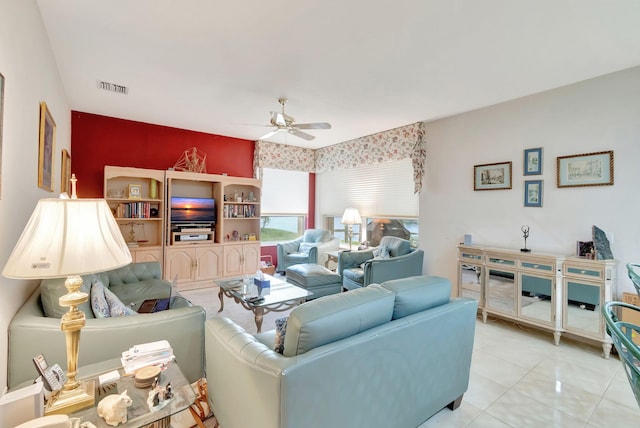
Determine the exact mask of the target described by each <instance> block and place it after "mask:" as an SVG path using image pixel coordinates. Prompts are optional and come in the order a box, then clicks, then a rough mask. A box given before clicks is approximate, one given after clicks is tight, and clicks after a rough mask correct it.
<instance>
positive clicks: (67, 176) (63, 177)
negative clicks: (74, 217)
mask: <svg viewBox="0 0 640 428" xmlns="http://www.w3.org/2000/svg"><path fill="white" fill-rule="evenodd" d="M69 180H71V155H69V152H68V151H67V150H66V149H62V161H61V164H60V193H69V183H70V181H69Z"/></svg>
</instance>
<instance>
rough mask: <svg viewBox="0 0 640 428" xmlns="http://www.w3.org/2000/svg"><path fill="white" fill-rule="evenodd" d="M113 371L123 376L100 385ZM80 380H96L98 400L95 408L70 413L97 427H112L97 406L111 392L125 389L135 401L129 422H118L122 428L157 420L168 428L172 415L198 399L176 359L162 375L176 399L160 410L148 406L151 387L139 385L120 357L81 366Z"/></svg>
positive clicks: (161, 425) (131, 408)
mask: <svg viewBox="0 0 640 428" xmlns="http://www.w3.org/2000/svg"><path fill="white" fill-rule="evenodd" d="M113 370H118V373H119V374H120V378H119V379H118V380H117V381H115V382H113V383H110V384H107V385H102V386H101V385H100V383H99V381H98V377H99V376H100V375H102V374H105V373H108V372H110V371H113ZM79 373H80V376H79V379H80V380H87V379H95V381H96V382H95V384H96V402H95V403H94V406H93V407H90V408H88V409H84V410H80V411H78V412H75V413H72V414H71V415H69V416H70V417H72V418H80V421H81V422H91V423H93V424H94V425H95V426H96V427H97V428H112V427H111V426H110V425H108V424H107V423H106V422H105V421H104V419H102V418H101V417H99V416H98V414H97V407H98V403H99V402H100V400H102V399H103V398H104V397H106V396H107V395H110V394H122V393H123V392H124V391H125V390H126V391H127V395H129V397H131V399H132V400H133V404H132V405H131V406H130V407H129V408H128V409H127V422H126V423H124V424H120V425H118V428H134V427H146V426H148V425H150V424H153V423H155V427H156V428H168V427H169V426H170V424H171V415H174V414H176V413H178V412H181V411H182V410H185V409H188V408H189V406H191V405H192V404H193V403H194V402H195V399H196V395H195V392H194V391H193V389H192V388H191V384H190V383H189V381H188V380H187V379H186V378H185V377H184V375H183V374H182V371H181V370H180V367H179V366H178V364H177V363H176V362H172V363H169V364H167V366H166V367H165V368H164V369H163V370H162V372H161V374H160V379H159V383H160V384H161V385H166V384H167V383H169V382H170V383H171V389H172V392H173V398H171V400H169V401H168V402H167V404H166V405H165V406H164V407H162V408H161V409H159V410H156V411H150V410H149V406H148V405H147V398H148V396H149V391H150V390H151V388H150V387H147V388H138V387H136V385H135V380H134V378H133V376H131V375H125V374H124V370H123V368H122V364H121V363H120V360H119V359H118V358H115V359H111V360H107V361H104V362H102V363H97V364H92V365H88V366H85V367H81V368H80V370H79Z"/></svg>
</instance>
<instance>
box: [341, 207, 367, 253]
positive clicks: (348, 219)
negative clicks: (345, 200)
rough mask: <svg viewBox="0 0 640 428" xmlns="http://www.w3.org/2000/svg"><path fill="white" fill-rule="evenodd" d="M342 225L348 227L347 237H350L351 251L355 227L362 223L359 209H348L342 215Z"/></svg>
mask: <svg viewBox="0 0 640 428" xmlns="http://www.w3.org/2000/svg"><path fill="white" fill-rule="evenodd" d="M341 223H342V224H346V225H347V236H348V237H349V250H351V246H352V241H353V225H354V224H360V223H362V219H361V218H360V212H358V209H357V208H346V209H345V210H344V213H343V214H342V221H341Z"/></svg>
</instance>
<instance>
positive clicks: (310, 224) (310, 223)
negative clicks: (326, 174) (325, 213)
mask: <svg viewBox="0 0 640 428" xmlns="http://www.w3.org/2000/svg"><path fill="white" fill-rule="evenodd" d="M315 227H316V173H315V172H310V173H309V208H308V210H307V229H315ZM320 229H322V227H321V228H320Z"/></svg>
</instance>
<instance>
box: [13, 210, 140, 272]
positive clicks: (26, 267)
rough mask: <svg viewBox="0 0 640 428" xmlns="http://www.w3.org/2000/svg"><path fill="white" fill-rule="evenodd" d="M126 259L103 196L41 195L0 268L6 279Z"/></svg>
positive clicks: (114, 264)
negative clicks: (73, 197)
mask: <svg viewBox="0 0 640 428" xmlns="http://www.w3.org/2000/svg"><path fill="white" fill-rule="evenodd" d="M129 263H131V253H130V252H129V248H128V247H127V244H126V242H125V241H124V238H123V237H122V234H121V233H120V229H119V227H118V224H117V223H116V221H115V219H114V218H113V214H112V213H111V209H110V208H109V206H108V205H107V203H106V201H105V200H104V199H54V198H48V199H41V200H40V201H38V204H37V205H36V208H35V210H34V211H33V214H31V218H30V219H29V222H28V223H27V225H26V227H25V229H24V231H23V232H22V235H20V239H18V243H17V244H16V246H15V248H14V249H13V252H12V253H11V255H10V256H9V260H8V261H7V264H6V266H5V268H4V270H3V271H2V274H3V275H4V276H5V277H7V278H27V279H42V278H60V277H67V276H69V275H84V274H90V273H96V272H103V271H105V270H110V269H115V268H118V267H121V266H125V265H127V264H129Z"/></svg>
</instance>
